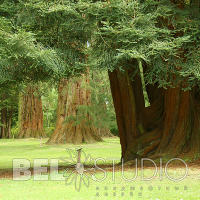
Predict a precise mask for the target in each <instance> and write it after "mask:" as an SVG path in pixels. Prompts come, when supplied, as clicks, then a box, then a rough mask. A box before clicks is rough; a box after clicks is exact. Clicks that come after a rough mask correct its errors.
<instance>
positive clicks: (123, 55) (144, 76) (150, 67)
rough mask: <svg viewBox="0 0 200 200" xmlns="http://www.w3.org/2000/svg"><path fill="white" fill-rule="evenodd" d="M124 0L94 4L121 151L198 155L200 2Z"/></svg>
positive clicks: (96, 59)
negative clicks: (194, 11)
mask: <svg viewBox="0 0 200 200" xmlns="http://www.w3.org/2000/svg"><path fill="white" fill-rule="evenodd" d="M117 2H118V4H117V5H116V1H115V2H114V1H112V0H111V1H106V2H100V1H99V2H98V3H95V4H93V6H91V7H90V15H91V13H93V15H92V16H95V17H96V19H97V23H96V25H97V32H96V33H95V34H94V37H93V43H92V47H93V51H92V54H91V60H92V61H93V63H95V65H96V66H99V67H100V68H102V66H106V67H107V68H108V70H109V77H110V83H111V90H112V95H113V101H114V106H115V111H116V118H117V123H118V128H119V135H120V141H121V145H122V158H124V159H125V160H131V159H134V158H136V157H141V156H150V155H151V156H174V155H180V154H183V153H187V154H191V155H192V156H196V155H198V154H199V152H200V143H199V142H200V139H199V137H200V134H199V131H200V125H199V119H200V116H199V75H198V71H199V67H200V62H199V58H200V55H199V47H200V39H199V36H197V33H198V34H199V33H200V30H199V25H200V24H199V20H198V19H199V17H200V16H199V4H198V6H197V8H196V7H195V8H194V6H193V4H191V3H190V1H187V2H186V1H159V2H157V1H151V0H148V1H128V2H127V1H117ZM195 5H196V4H195ZM194 9H195V10H197V12H196V13H198V14H196V15H195V16H194V13H193V10H194ZM110 13H112V14H110ZM194 44H195V45H194ZM191 66H192V67H191ZM147 84H148V85H147ZM146 85H147V86H146ZM147 95H148V96H147ZM149 103H150V107H147V106H148V105H149Z"/></svg>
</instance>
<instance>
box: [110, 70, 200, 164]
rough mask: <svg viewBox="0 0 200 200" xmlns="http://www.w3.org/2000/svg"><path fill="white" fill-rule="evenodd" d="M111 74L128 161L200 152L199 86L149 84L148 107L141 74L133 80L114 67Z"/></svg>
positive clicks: (124, 152) (122, 140) (125, 155)
mask: <svg viewBox="0 0 200 200" xmlns="http://www.w3.org/2000/svg"><path fill="white" fill-rule="evenodd" d="M109 77H110V84H111V91H112V96H113V101H114V106H115V111H116V118H117V123H118V128H119V135H120V141H121V146H122V158H123V159H124V160H126V161H127V160H132V159H135V158H136V157H142V156H169V157H172V156H176V155H180V154H183V153H187V154H188V153H191V152H192V153H193V156H194V154H195V153H198V154H199V153H200V103H199V100H200V97H199V92H198V90H199V88H195V89H193V90H192V91H183V90H182V89H183V86H182V85H179V86H176V87H175V88H168V89H167V90H164V89H159V88H157V87H156V86H148V87H147V92H148V94H149V98H150V103H151V106H150V107H148V108H145V104H144V97H143V94H142V86H141V81H140V78H139V76H136V78H135V80H134V81H130V78H129V74H128V72H126V73H122V72H120V71H119V70H114V71H113V72H109Z"/></svg>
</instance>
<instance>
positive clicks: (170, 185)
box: [0, 138, 200, 200]
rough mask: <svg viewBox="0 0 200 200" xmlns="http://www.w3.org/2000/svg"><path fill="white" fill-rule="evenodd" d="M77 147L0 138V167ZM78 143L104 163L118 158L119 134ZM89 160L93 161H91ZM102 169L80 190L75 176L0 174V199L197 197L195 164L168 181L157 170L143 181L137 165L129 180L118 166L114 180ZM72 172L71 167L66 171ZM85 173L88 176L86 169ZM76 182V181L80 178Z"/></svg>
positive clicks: (199, 184)
mask: <svg viewBox="0 0 200 200" xmlns="http://www.w3.org/2000/svg"><path fill="white" fill-rule="evenodd" d="M43 142H45V141H43ZM78 147H80V145H76V146H75V145H68V144H65V145H57V146H49V145H45V144H43V145H42V146H40V140H37V139H22V140H12V139H11V140H0V148H1V149H0V152H1V156H0V168H1V170H3V169H11V168H12V159H14V158H25V159H29V160H30V161H33V159H34V158H49V159H52V158H61V157H63V158H64V157H66V156H67V151H66V148H70V149H75V148H78ZM81 147H83V149H84V152H85V153H86V154H87V155H88V154H90V155H91V156H92V157H93V158H98V157H102V158H104V159H107V163H111V160H109V159H111V158H117V159H120V154H121V153H120V152H121V150H120V144H119V139H118V138H107V139H104V142H101V143H96V144H83V145H81ZM82 159H84V156H82ZM88 163H90V164H92V161H90V162H89V161H88ZM65 164H66V163H65ZM87 170H88V169H87ZM104 170H105V171H106V173H107V176H106V178H105V179H104V180H103V181H102V182H98V181H97V180H94V179H90V181H89V183H90V184H89V187H86V185H85V184H83V182H82V185H81V187H80V191H77V190H76V189H75V180H73V181H72V182H71V183H70V184H69V185H66V184H65V180H60V181H53V180H50V179H49V180H47V181H36V180H33V177H32V178H31V179H30V180H27V181H16V180H12V177H10V178H1V179H0V200H16V199H17V200H47V199H48V200H98V199H99V200H112V199H113V200H137V199H138V200H139V199H143V200H200V168H199V167H198V166H196V167H192V168H189V174H188V176H187V177H186V178H185V179H184V180H182V181H180V182H174V181H171V180H169V179H168V178H167V177H166V176H165V175H163V179H162V180H160V178H159V173H158V175H157V176H156V177H155V178H154V179H153V180H151V181H144V180H142V174H141V173H142V172H141V169H140V168H139V169H138V176H137V179H136V180H134V181H132V182H128V181H126V180H124V178H123V176H122V173H121V171H120V169H118V170H116V171H115V181H113V173H112V168H105V169H104ZM184 170H185V169H184V168H178V167H177V168H174V167H173V168H172V167H170V169H169V175H170V176H171V177H174V178H178V177H182V176H183V174H184V172H185V171H184ZM71 172H72V169H70V171H69V173H71ZM53 173H54V172H53ZM60 173H62V172H60ZM69 173H68V175H69ZM153 173H154V168H150V167H148V168H145V170H144V176H145V177H151V176H152V175H153ZM74 175H75V174H73V176H72V177H74ZM86 175H87V176H89V177H91V176H90V175H89V173H86ZM94 175H95V177H96V178H98V179H102V178H103V176H104V173H103V172H102V171H100V170H99V171H97V172H95V173H94ZM124 176H125V177H126V178H129V179H130V178H132V177H134V176H135V168H127V169H126V170H125V171H124ZM76 183H77V185H79V184H78V183H80V181H77V182H76Z"/></svg>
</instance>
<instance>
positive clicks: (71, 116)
mask: <svg viewBox="0 0 200 200" xmlns="http://www.w3.org/2000/svg"><path fill="white" fill-rule="evenodd" d="M88 86H89V77H88V75H82V77H81V78H75V79H73V80H71V81H70V82H69V81H66V80H65V81H64V82H63V81H62V83H61V84H60V85H59V90H58V91H59V96H58V110H57V123H56V128H55V131H54V133H53V134H52V136H51V138H50V139H49V141H48V143H49V144H50V143H63V142H67V143H74V144H80V143H83V142H86V143H91V142H95V141H101V137H100V136H99V135H98V133H97V129H96V128H95V127H94V125H93V123H92V122H91V121H92V119H91V116H90V114H89V112H88V107H89V106H90V105H91V94H90V90H89V89H88V88H87V87H88Z"/></svg>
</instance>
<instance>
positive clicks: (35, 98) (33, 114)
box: [18, 86, 45, 138]
mask: <svg viewBox="0 0 200 200" xmlns="http://www.w3.org/2000/svg"><path fill="white" fill-rule="evenodd" d="M44 136H45V133H44V130H43V111H42V100H41V96H40V95H39V94H38V88H37V87H35V86H27V88H26V91H25V93H24V94H22V95H21V96H20V103H19V135H18V137H19V138H28V137H33V138H41V137H44Z"/></svg>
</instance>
